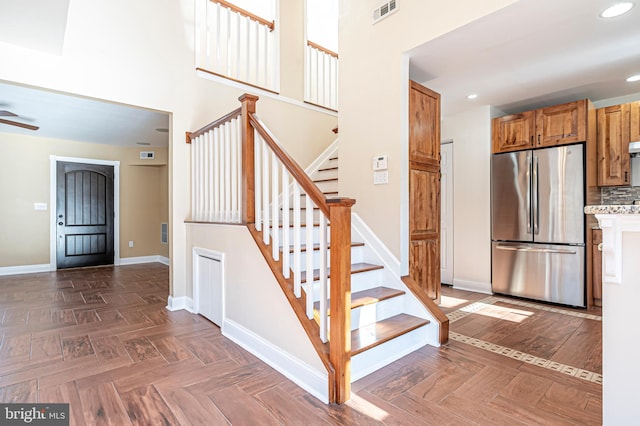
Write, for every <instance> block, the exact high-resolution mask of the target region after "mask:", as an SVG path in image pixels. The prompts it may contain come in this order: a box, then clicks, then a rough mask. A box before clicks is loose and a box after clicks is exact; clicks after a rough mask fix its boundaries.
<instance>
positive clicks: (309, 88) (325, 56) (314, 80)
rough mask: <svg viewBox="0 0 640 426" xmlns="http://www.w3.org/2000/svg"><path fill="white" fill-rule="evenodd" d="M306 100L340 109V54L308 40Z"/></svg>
mask: <svg viewBox="0 0 640 426" xmlns="http://www.w3.org/2000/svg"><path fill="white" fill-rule="evenodd" d="M305 60H306V64H305V78H304V81H305V84H304V100H305V101H306V102H309V103H312V104H315V105H320V106H322V107H325V108H329V109H332V110H335V111H337V110H338V54H337V53H335V52H332V51H331V50H329V49H327V48H325V47H322V46H320V45H319V44H316V43H314V42H312V41H307V46H306V52H305Z"/></svg>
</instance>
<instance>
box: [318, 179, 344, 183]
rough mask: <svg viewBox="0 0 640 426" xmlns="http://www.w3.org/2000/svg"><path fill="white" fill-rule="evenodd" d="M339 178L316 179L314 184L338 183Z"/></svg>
mask: <svg viewBox="0 0 640 426" xmlns="http://www.w3.org/2000/svg"><path fill="white" fill-rule="evenodd" d="M337 181H338V178H326V179H316V180H314V181H313V183H322V182H337Z"/></svg>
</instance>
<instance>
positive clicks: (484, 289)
mask: <svg viewBox="0 0 640 426" xmlns="http://www.w3.org/2000/svg"><path fill="white" fill-rule="evenodd" d="M453 288H455V289H457V290H467V291H473V292H475V293H484V294H493V291H491V284H490V283H479V282H475V281H465V280H457V279H455V278H454V279H453Z"/></svg>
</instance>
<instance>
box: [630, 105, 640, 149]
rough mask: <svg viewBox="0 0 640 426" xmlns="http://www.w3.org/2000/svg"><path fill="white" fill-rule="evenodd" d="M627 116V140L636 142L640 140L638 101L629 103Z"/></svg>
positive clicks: (639, 109) (639, 106)
mask: <svg viewBox="0 0 640 426" xmlns="http://www.w3.org/2000/svg"><path fill="white" fill-rule="evenodd" d="M629 116H630V127H629V140H630V141H631V142H638V141H640V101H636V102H631V103H630V104H629Z"/></svg>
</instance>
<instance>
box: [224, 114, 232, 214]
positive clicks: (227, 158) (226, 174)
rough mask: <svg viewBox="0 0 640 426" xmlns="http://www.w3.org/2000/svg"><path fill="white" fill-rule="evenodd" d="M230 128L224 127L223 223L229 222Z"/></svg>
mask: <svg viewBox="0 0 640 426" xmlns="http://www.w3.org/2000/svg"><path fill="white" fill-rule="evenodd" d="M230 127H231V126H230V125H229V123H228V122H227V123H225V125H224V186H225V188H226V191H225V192H224V221H225V222H229V221H230V220H231V128H230Z"/></svg>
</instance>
